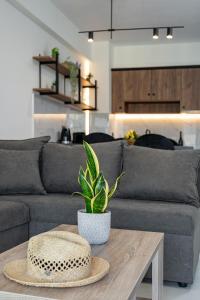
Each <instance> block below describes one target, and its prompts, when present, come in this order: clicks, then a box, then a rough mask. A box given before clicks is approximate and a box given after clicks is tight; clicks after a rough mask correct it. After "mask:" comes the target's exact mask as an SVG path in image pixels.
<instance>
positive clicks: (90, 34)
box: [88, 31, 94, 43]
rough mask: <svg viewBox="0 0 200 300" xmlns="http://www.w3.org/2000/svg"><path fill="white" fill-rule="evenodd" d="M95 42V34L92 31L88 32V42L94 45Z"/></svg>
mask: <svg viewBox="0 0 200 300" xmlns="http://www.w3.org/2000/svg"><path fill="white" fill-rule="evenodd" d="M93 41H94V34H93V32H92V31H89V32H88V42H89V43H92V42H93Z"/></svg>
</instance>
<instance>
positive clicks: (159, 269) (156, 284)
mask: <svg viewBox="0 0 200 300" xmlns="http://www.w3.org/2000/svg"><path fill="white" fill-rule="evenodd" d="M162 293H163V241H162V242H161V243H160V246H159V249H158V251H157V253H156V254H155V256H154V258H153V260H152V300H161V299H162Z"/></svg>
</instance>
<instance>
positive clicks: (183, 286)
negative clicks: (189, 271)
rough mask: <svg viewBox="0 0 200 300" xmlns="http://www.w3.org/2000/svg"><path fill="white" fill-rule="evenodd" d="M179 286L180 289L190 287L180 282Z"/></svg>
mask: <svg viewBox="0 0 200 300" xmlns="http://www.w3.org/2000/svg"><path fill="white" fill-rule="evenodd" d="M178 285H179V287H181V288H186V287H187V286H188V284H187V283H185V282H178Z"/></svg>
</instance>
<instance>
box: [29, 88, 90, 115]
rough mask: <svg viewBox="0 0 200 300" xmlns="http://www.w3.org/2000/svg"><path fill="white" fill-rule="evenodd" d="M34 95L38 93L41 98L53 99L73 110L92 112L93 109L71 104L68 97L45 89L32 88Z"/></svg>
mask: <svg viewBox="0 0 200 300" xmlns="http://www.w3.org/2000/svg"><path fill="white" fill-rule="evenodd" d="M33 92H34V93H39V94H40V95H41V96H45V95H46V96H48V97H50V98H53V99H55V100H58V101H61V102H62V103H64V104H67V105H69V106H70V107H71V108H74V109H76V110H94V108H93V107H92V106H89V105H87V104H85V103H83V102H82V103H76V101H74V103H72V102H71V98H70V97H69V96H66V95H64V94H57V93H56V92H54V91H53V90H51V89H47V88H34V89H33Z"/></svg>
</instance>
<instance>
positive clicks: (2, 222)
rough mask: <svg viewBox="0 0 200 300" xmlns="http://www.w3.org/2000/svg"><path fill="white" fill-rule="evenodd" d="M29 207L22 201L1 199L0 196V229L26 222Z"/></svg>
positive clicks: (27, 220) (28, 218)
mask: <svg viewBox="0 0 200 300" xmlns="http://www.w3.org/2000/svg"><path fill="white" fill-rule="evenodd" d="M29 220H30V217H29V207H28V206H27V205H25V204H24V203H20V202H16V201H15V202H13V201H3V200H2V196H1V197H0V231H4V230H8V229H11V228H13V227H16V226H19V225H22V224H25V223H28V222H29Z"/></svg>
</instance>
